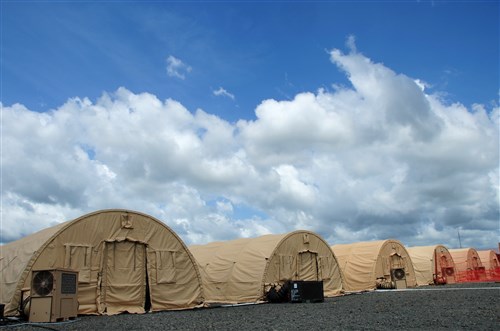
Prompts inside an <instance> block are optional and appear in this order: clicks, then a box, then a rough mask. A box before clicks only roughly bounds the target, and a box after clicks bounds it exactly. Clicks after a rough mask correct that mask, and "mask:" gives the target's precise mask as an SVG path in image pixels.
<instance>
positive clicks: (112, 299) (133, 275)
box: [0, 210, 203, 316]
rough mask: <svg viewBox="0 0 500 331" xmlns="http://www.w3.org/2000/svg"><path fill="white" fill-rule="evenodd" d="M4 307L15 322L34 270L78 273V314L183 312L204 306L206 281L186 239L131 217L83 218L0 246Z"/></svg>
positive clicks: (111, 213) (105, 213)
mask: <svg viewBox="0 0 500 331" xmlns="http://www.w3.org/2000/svg"><path fill="white" fill-rule="evenodd" d="M0 267H1V269H0V270H1V279H0V282H1V283H0V284H1V291H0V292H1V293H0V299H1V303H4V304H5V305H6V306H5V314H6V315H7V316H12V315H16V314H17V313H18V310H19V309H20V307H21V305H22V301H25V300H23V299H25V298H26V297H27V296H29V294H30V293H29V292H30V285H31V284H30V283H31V273H32V270H43V269H54V268H65V269H72V270H76V271H78V272H79V273H78V302H79V313H80V314H107V315H112V314H117V313H120V312H130V313H143V312H145V310H152V311H159V310H169V309H185V308H192V307H195V306H197V305H200V304H201V303H202V302H203V296H202V285H201V276H200V273H199V270H198V267H197V265H196V262H195V260H194V258H193V256H192V255H191V253H190V252H189V251H188V249H187V247H186V246H185V245H184V243H183V242H182V240H181V239H180V238H179V237H178V236H177V235H176V234H175V233H174V232H173V231H172V230H171V229H170V228H169V227H167V226H166V225H165V224H163V223H162V222H160V221H158V220H157V219H155V218H153V217H151V216H148V215H145V214H142V213H139V212H134V211H129V210H102V211H97V212H94V213H91V214H87V215H84V216H82V217H80V218H77V219H75V220H73V221H69V222H65V223H61V224H58V225H56V226H53V227H51V228H47V229H44V230H42V231H40V232H37V233H34V234H32V235H29V236H27V237H24V238H22V239H20V240H18V241H15V242H12V243H9V244H6V245H3V246H1V255H0Z"/></svg>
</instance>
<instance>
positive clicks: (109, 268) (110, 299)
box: [101, 241, 148, 315]
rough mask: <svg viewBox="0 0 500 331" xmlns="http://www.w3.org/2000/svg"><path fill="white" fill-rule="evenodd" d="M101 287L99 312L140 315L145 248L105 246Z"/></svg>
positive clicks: (125, 244)
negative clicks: (100, 310)
mask: <svg viewBox="0 0 500 331" xmlns="http://www.w3.org/2000/svg"><path fill="white" fill-rule="evenodd" d="M103 259H104V260H103V268H102V283H101V309H102V312H103V313H107V314H108V315H113V314H118V313H122V312H129V313H144V306H145V303H146V291H147V290H148V289H147V286H146V245H144V244H142V243H139V242H133V241H120V242H118V241H114V242H106V244H105V245H104V254H103Z"/></svg>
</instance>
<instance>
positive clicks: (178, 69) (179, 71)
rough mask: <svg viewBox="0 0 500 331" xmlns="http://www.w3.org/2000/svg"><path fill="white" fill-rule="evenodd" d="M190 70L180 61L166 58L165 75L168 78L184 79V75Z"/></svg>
mask: <svg viewBox="0 0 500 331" xmlns="http://www.w3.org/2000/svg"><path fill="white" fill-rule="evenodd" d="M191 70H192V68H191V66H189V65H187V64H185V63H184V62H182V60H180V59H178V58H176V57H175V56H172V55H170V56H169V57H168V58H167V75H169V76H170V77H177V78H180V79H186V74H187V73H190V72H191Z"/></svg>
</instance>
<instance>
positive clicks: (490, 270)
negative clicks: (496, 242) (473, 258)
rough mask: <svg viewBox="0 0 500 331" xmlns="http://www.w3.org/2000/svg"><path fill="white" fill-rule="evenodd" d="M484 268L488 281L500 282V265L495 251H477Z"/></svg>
mask: <svg viewBox="0 0 500 331" xmlns="http://www.w3.org/2000/svg"><path fill="white" fill-rule="evenodd" d="M477 255H479V258H480V259H481V263H482V264H483V266H484V269H485V272H486V278H487V280H492V281H500V263H499V261H498V256H497V254H496V253H495V251H494V250H491V249H490V250H485V251H477Z"/></svg>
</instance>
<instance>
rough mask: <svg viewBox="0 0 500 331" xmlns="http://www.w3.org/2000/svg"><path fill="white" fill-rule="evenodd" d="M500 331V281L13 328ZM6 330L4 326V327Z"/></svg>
mask: <svg viewBox="0 0 500 331" xmlns="http://www.w3.org/2000/svg"><path fill="white" fill-rule="evenodd" d="M40 327H42V328H44V329H47V328H49V329H54V330H153V329H157V330H250V329H264V330H299V329H302V330H320V329H321V330H325V329H327V330H388V329H392V330H395V329H399V330H410V329H411V330H440V329H452V330H500V283H475V284H472V283H471V284H457V285H445V286H428V287H419V288H417V289H411V290H385V291H374V292H365V293H361V294H351V295H345V296H341V297H335V298H327V299H325V301H324V302H322V303H293V304H292V303H282V304H260V305H245V306H237V307H219V308H210V309H195V310H185V311H166V312H159V313H152V314H143V315H132V314H122V315H115V316H81V317H79V318H78V319H76V320H75V321H70V322H65V323H52V324H48V323H44V324H41V325H29V324H24V325H21V326H20V325H17V326H13V325H9V326H8V328H7V329H8V330H33V329H39V328H40ZM0 329H1V328H0Z"/></svg>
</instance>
